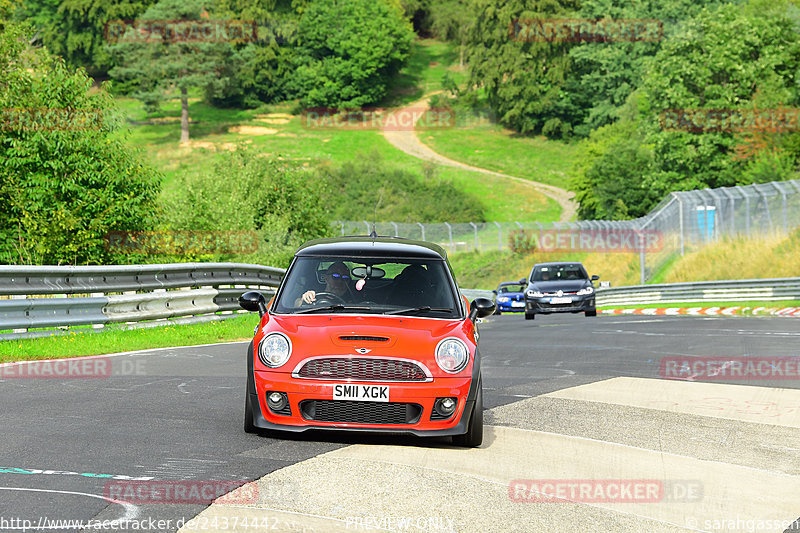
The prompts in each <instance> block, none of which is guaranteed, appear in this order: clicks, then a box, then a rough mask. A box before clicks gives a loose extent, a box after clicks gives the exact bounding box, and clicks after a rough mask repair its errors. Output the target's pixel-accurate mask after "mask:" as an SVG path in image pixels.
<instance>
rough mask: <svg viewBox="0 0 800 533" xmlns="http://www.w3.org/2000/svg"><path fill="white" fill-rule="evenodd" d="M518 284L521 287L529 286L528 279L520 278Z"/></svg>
mask: <svg viewBox="0 0 800 533" xmlns="http://www.w3.org/2000/svg"><path fill="white" fill-rule="evenodd" d="M518 283H519V284H520V285H527V284H528V278H520V279H519V282H518Z"/></svg>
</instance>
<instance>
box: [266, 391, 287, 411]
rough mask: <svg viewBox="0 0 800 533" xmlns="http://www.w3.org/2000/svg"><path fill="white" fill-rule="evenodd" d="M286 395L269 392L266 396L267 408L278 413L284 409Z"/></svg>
mask: <svg viewBox="0 0 800 533" xmlns="http://www.w3.org/2000/svg"><path fill="white" fill-rule="evenodd" d="M286 403H287V400H286V395H285V394H283V393H282V392H270V393H269V394H267V406H268V407H269V408H270V409H271V410H272V411H280V410H281V409H283V408H284V407H286Z"/></svg>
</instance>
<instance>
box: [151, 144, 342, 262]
mask: <svg viewBox="0 0 800 533" xmlns="http://www.w3.org/2000/svg"><path fill="white" fill-rule="evenodd" d="M309 173H310V171H309V170H307V169H304V168H303V167H300V166H298V165H297V164H292V163H287V162H285V161H280V160H278V159H275V158H262V157H258V156H257V155H256V154H252V153H250V152H248V151H247V149H246V147H245V146H241V147H240V149H239V150H237V151H236V152H233V153H228V154H224V155H223V156H222V157H221V159H220V160H219V161H218V162H217V163H216V164H215V165H214V166H213V167H212V168H210V169H209V170H208V171H206V172H204V173H202V174H200V175H193V176H191V177H184V178H182V179H181V183H180V190H181V194H180V195H179V196H175V197H172V198H170V199H168V200H167V201H166V206H165V210H164V213H165V215H164V223H165V224H166V226H167V227H168V228H169V229H170V230H179V231H180V230H194V231H196V230H199V229H202V230H204V231H209V230H210V231H234V232H240V231H254V232H256V233H257V235H258V238H259V241H260V247H259V249H258V250H257V251H253V252H251V253H249V254H245V255H242V254H237V255H228V256H210V257H202V256H200V257H190V258H189V259H190V260H198V259H203V260H216V261H231V260H236V261H245V262H258V263H262V264H266V265H272V266H279V267H287V266H289V262H290V261H291V259H292V256H293V252H294V251H295V250H296V249H297V247H298V246H300V245H301V244H302V243H304V242H305V241H307V240H309V239H315V238H319V237H327V236H330V235H331V233H332V231H331V226H330V223H329V218H328V217H329V212H328V206H327V205H326V204H325V200H324V199H325V198H326V197H328V196H329V190H328V188H327V187H325V186H324V184H320V182H319V181H318V180H313V179H309ZM232 175H233V176H236V179H233V180H231V179H230V177H231V176H232ZM153 259H156V260H167V261H169V260H174V258H169V257H167V258H163V259H159V258H153ZM186 259H187V258H186V257H182V260H186Z"/></svg>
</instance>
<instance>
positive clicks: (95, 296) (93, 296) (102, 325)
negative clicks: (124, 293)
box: [89, 292, 106, 329]
mask: <svg viewBox="0 0 800 533" xmlns="http://www.w3.org/2000/svg"><path fill="white" fill-rule="evenodd" d="M89 296H91V297H92V298H99V297H101V296H105V294H103V293H102V292H93V293H91V294H89ZM104 327H106V325H105V324H92V329H103V328H104Z"/></svg>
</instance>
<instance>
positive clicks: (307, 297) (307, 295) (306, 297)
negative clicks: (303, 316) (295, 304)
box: [302, 291, 317, 304]
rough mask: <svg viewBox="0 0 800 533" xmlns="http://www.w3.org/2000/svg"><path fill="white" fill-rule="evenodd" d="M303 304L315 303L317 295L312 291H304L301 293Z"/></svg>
mask: <svg viewBox="0 0 800 533" xmlns="http://www.w3.org/2000/svg"><path fill="white" fill-rule="evenodd" d="M302 299H303V302H305V303H307V304H311V303H314V302H316V301H317V293H316V292H314V291H306V292H304V293H303V298H302Z"/></svg>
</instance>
